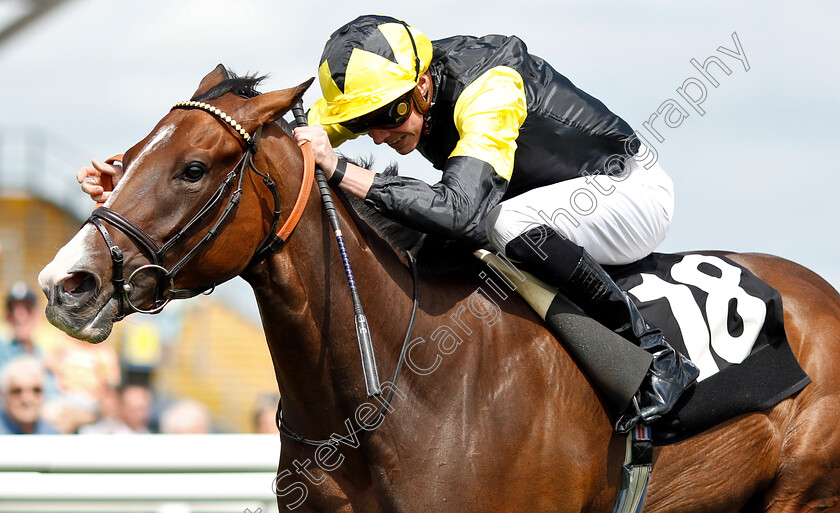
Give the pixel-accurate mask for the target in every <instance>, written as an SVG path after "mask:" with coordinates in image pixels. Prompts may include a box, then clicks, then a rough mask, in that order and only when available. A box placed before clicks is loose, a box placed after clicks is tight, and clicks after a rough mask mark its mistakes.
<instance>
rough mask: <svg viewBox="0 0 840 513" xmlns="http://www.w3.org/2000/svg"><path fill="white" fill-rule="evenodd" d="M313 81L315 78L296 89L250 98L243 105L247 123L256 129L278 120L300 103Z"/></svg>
mask: <svg viewBox="0 0 840 513" xmlns="http://www.w3.org/2000/svg"><path fill="white" fill-rule="evenodd" d="M314 80H315V77H312V78H310V79H309V80H307V81H306V82H304V83H302V84H300V85H298V86H296V87H291V88H289V89H282V90H280V91H272V92H270V93H263V94H261V95H259V96H255V97H254V98H251V99H250V100H248V101H247V102H246V103H245V112H247V113H248V119H249V121H251V122H252V123H254V126H255V127H257V126H262V125H264V124H266V123H270V122H271V121H274V120H276V119H278V118H279V117H280V116H282V115H283V114H285V113H286V112H288V111H289V109H291V108H292V107H294V106H295V104H296V103H297V102H299V101H300V99H301V98H302V97H303V93H305V92H306V90H307V89H309V86H310V85H312V82H313V81H314Z"/></svg>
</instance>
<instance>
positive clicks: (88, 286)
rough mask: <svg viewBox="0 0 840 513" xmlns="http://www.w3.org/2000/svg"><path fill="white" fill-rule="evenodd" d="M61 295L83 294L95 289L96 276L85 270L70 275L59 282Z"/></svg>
mask: <svg viewBox="0 0 840 513" xmlns="http://www.w3.org/2000/svg"><path fill="white" fill-rule="evenodd" d="M61 289H62V290H61V291H60V292H61V293H62V295H71V296H77V297H78V296H85V295H89V294H90V293H91V292H94V291H95V290H96V278H94V277H93V275H92V274H90V273H86V272H78V273H73V274H71V275H70V277H69V278H67V279H66V280H64V282H62V284H61Z"/></svg>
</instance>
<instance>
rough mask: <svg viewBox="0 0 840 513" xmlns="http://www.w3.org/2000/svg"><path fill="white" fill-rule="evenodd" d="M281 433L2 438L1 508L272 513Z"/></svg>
mask: <svg viewBox="0 0 840 513" xmlns="http://www.w3.org/2000/svg"><path fill="white" fill-rule="evenodd" d="M279 455H280V440H279V436H275V435H54V436H53V435H30V436H26V435H6V436H0V511H2V512H42V513H43V512H50V513H60V512H86V513H94V512H106V511H107V512H136V513H139V512H144V513H145V512H148V513H204V512H206V513H215V512H222V511H224V512H236V513H246V512H250V513H257V512H261V513H270V512H276V511H277V498H276V496H275V495H274V493H273V490H272V483H273V480H274V477H275V474H276V471H277V462H278V459H279Z"/></svg>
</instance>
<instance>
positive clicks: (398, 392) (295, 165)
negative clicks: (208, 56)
mask: <svg viewBox="0 0 840 513" xmlns="http://www.w3.org/2000/svg"><path fill="white" fill-rule="evenodd" d="M310 82H311V81H310ZM255 83H256V81H255V80H252V79H249V78H247V77H246V78H237V77H232V76H230V75H229V73H228V72H227V71H226V70H225V69H224V68H223V67H221V66H220V67H218V68H216V69H215V70H214V71H213V72H211V73H210V74H208V75H207V76H206V77H205V78H204V79H203V80H202V82H201V84H200V86H199V88H198V90H197V91H196V96H195V97H194V98H195V99H196V102H195V103H192V104H180V105H179V106H177V107H176V108H173V109H172V110H171V111H170V112H169V113H167V114H166V116H164V117H163V119H162V120H161V121H160V122H159V123H158V124H157V126H156V127H155V128H154V129H153V130H152V131H151V133H150V134H149V135H148V136H147V137H146V138H145V139H143V140H142V141H140V142H139V143H138V144H137V145H136V146H134V147H133V148H131V149H130V150H129V151H128V152H126V153H125V156H124V159H123V162H124V166H125V175H124V177H123V178H122V180H121V181H120V182H119V183H118V185H117V187H116V189H115V190H114V192H113V194H112V195H111V197H110V198H109V199H108V201H107V202H106V203H105V207H106V209H105V211H102V210H101V209H100V211H99V214H95V215H94V216H92V218H91V222H89V223H87V224H86V225H84V226H83V228H82V229H81V230H80V231H79V233H78V234H77V235H76V236H75V237H74V238H73V239H72V240H71V241H70V242H69V243H68V244H67V245H66V246H64V247H63V248H62V249H61V250H60V251H59V252H58V254H57V255H56V257H55V259H54V260H53V262H51V263H50V264H49V265H48V266H46V268H45V269H44V270H43V272H42V273H41V276H40V278H39V280H40V284H41V286H42V287H43V289H44V291H45V293H46V295H47V297H48V300H49V304H48V307H47V315H48V318H49V319H50V320H51V322H53V323H54V324H55V325H56V326H58V327H59V328H61V329H62V330H64V331H66V332H67V333H69V334H70V335H72V336H75V337H77V338H80V339H84V340H88V341H90V342H100V341H102V340H103V339H105V338H106V337H107V336H108V334H109V333H110V330H111V327H112V326H113V323H114V322H116V320H118V319H120V318H122V317H123V316H124V315H125V314H127V313H131V312H132V311H137V310H141V311H145V310H156V309H159V308H161V307H162V306H163V305H164V304H165V303H166V301H167V300H168V299H169V298H172V297H187V296H190V295H193V294H195V293H197V292H200V291H203V290H206V289H208V288H209V287H211V286H212V285H213V284H216V283H220V282H223V281H225V280H228V279H231V278H233V277H236V276H241V277H243V278H244V279H245V280H246V281H247V282H248V283H249V284H250V285H251V286H252V287H253V290H254V294H255V295H256V299H257V302H258V305H259V309H260V314H261V317H262V322H263V327H264V330H265V335H266V338H267V341H268V345H269V349H270V352H271V356H272V360H273V364H274V368H275V371H276V376H277V383H278V385H279V389H280V392H281V395H282V400H283V421H284V423H285V425H286V426H287V428H288V431H290V432H291V431H293V432H295V433H298V434H299V435H300V436H302V437H305V438H308V439H315V440H324V439H329V438H333V439H334V440H336V442H335V443H333V444H323V445H321V446H320V447H313V446H310V445H306V444H304V443H300V442H299V441H295V440H293V439H291V438H286V439H284V443H283V447H282V450H281V455H280V463H279V472H278V478H277V480H276V481H275V483H274V486H275V491H276V492H277V494H278V502H279V504H280V508H281V510H286V509H290V508H295V509H296V510H297V511H319V512H364V513H373V512H386V511H387V512H397V511H399V512H458V513H461V512H467V511H470V512H482V513H483V512H491V511H493V512H496V511H502V512H506V513H515V512H523V513H525V512H527V513H533V512H552V513H554V512H558V511H559V512H608V511H611V509H612V505H613V502H614V500H615V496H616V493H617V489H618V487H619V480H620V478H619V476H620V472H619V470H618V469H619V468H620V465H621V461H622V458H623V451H624V439H623V438H622V437H615V436H613V431H612V427H611V422H610V418H609V416H608V414H607V413H606V412H605V408H604V406H603V405H602V401H601V399H600V397H599V395H598V394H597V393H596V392H595V391H594V390H593V389H592V387H591V386H590V383H589V381H588V380H587V378H586V377H585V376H584V375H583V374H582V373H581V371H579V370H578V368H577V366H576V365H575V363H574V361H573V360H572V358H571V357H570V356H569V354H568V353H567V352H566V351H565V350H564V348H563V345H562V344H561V343H558V341H557V340H556V339H555V338H554V337H553V336H552V335H551V334H550V333H549V331H547V330H546V329H545V328H544V327H543V326H542V324H541V321H540V319H539V318H538V317H537V315H536V314H535V313H534V312H533V311H532V310H531V309H530V308H529V307H528V306H527V305H526V303H525V302H523V301H521V300H520V299H519V298H518V297H516V296H515V295H511V296H510V297H508V298H507V299H506V300H504V301H501V300H499V299H498V298H496V299H495V301H491V300H490V299H489V296H488V294H485V293H483V291H484V292H486V286H485V287H483V288H482V286H483V285H484V283H485V282H484V281H482V278H483V276H484V275H482V274H481V269H482V268H483V266H482V264H480V263H479V262H478V261H477V260H476V261H475V263H467V264H465V265H466V266H465V267H461V268H459V270H458V271H457V272H445V271H440V272H431V271H424V270H423V269H421V271H420V273H419V274H420V280H419V297H420V308H419V311H418V312H417V316H416V320H415V323H414V331H413V335H411V340H412V342H411V344H410V345H409V349H410V350H408V351H406V361H405V368H404V369H403V372H402V375H401V376H400V378H399V381H398V382H397V383H396V384H393V383H389V382H388V380H391V376H393V375H394V373H395V371H396V368H397V365H398V361H399V360H400V355H401V353H403V338H404V336H405V332H406V329H407V327H408V325H409V323H410V320H411V314H412V308H413V296H414V282H413V279H412V271H411V266H410V265H409V263H408V262H409V260H408V259H407V257H405V256H404V254H402V253H400V252H397V251H395V250H394V248H393V246H392V245H391V244H389V243H388V242H386V241H385V240H384V239H383V238H382V237H381V236H380V234H379V233H378V232H377V231H376V230H374V228H372V226H371V225H370V224H369V223H368V222H366V221H363V220H362V219H361V217H360V214H358V213H357V211H356V210H355V209H353V208H351V207H350V205H349V203H348V202H347V199H346V198H343V197H342V196H339V200H338V201H336V207H337V210H338V215H339V218H340V221H341V223H342V226H343V230H344V232H343V234H344V240H345V244H346V251H347V253H348V254H349V257H350V261H351V262H352V265H353V270H354V271H355V278H356V283H357V284H358V294H359V296H360V297H361V301H362V304H363V305H364V306H365V308H366V310H367V315H368V321H369V324H370V331H371V333H372V336H373V341H374V343H375V345H376V358H377V364H378V368H379V372H380V374H381V375H382V376H385V377H386V378H385V379H386V381H384V382H383V387H384V390H385V391H386V392H391V393H392V397H391V402H390V403H389V404H388V405H387V408H386V409H387V410H388V415H387V416H386V417H385V418H384V420H383V419H382V418H381V417H377V416H376V412H378V411H379V410H381V409H382V408H383V404H384V402H383V400H382V399H381V398H379V399H368V398H367V397H366V393H365V388H364V384H363V380H362V377H361V373H362V370H361V364H360V361H359V353H358V345H357V341H356V336H355V330H354V327H353V306H352V302H351V299H350V294H349V292H348V288H347V281H346V279H345V271H344V269H343V266H342V259H341V255H340V251H339V249H337V246H336V243H335V240H334V238H333V234H332V231H331V230H330V228H329V224H328V222H327V218H326V216H325V214H324V211H323V209H322V208H321V207H322V206H321V199H320V195H319V194H318V193H317V188H314V189H310V188H309V185H310V183H311V181H312V179H311V175H307V176H304V171H303V170H304V168H305V166H304V161H305V160H306V159H305V157H306V156H307V155H310V153H309V151H307V148H305V147H304V148H303V150H302V149H301V148H299V147H298V146H297V145H296V144H295V143H294V141H293V140H292V138H291V137H289V126H288V124H287V123H286V122H285V121H283V120H282V119H281V118H282V115H283V114H284V113H285V112H286V111H287V110H288V109H289V108H290V106H292V105H293V104H295V102H297V101H298V100H299V98H300V97H301V96H302V94H303V92H304V90H305V89H306V87H307V86H308V85H309V84H308V83H305V84H302V85H301V86H298V87H296V88H292V89H288V90H282V91H275V92H271V93H265V94H257V93H256V91H254V90H253V87H254V85H255ZM274 121H277V122H274ZM260 127H261V128H260ZM259 132H261V133H259ZM246 138H247V139H248V140H246ZM264 175H266V176H264ZM272 184H275V185H272ZM272 187H274V188H275V189H276V197H277V203H278V205H279V212H278V213H277V214H275V210H276V208H275V195H274V194H273V193H272ZM301 191H302V192H301ZM299 196H300V198H301V199H300V201H298V203H299V207H301V208H303V210H302V211H301V209H300V208H298V209H294V204H295V203H296V200H297V198H298V197H299ZM292 211H294V213H292ZM298 214H300V216H299V219H297V218H298ZM278 226H279V227H280V231H281V232H282V233H281V238H282V239H283V242H280V241H279V239H276V238H275V236H274V234H275V232H276V231H277V229H278ZM272 241H274V243H272ZM727 256H728V257H729V258H731V259H732V260H734V261H735V262H737V263H739V264H742V265H744V266H745V267H747V268H748V269H750V270H751V271H752V272H753V273H755V274H756V275H758V276H759V277H760V278H762V279H763V280H765V281H766V282H767V283H769V284H770V285H771V286H773V287H775V288H776V289H777V290H779V291H780V293H781V295H782V297H783V300H784V321H785V324H786V328H787V335H788V339H789V341H790V345H791V347H792V349H793V352H794V354H795V355H796V357H797V358H798V360H799V362H800V363H801V365H802V367H803V368H804V369H805V370H806V371H807V373H808V374H809V376H810V377H811V378H812V380H813V383H812V384H811V385H809V386H808V387H806V388H805V389H804V390H803V391H801V392H800V393H798V394H797V395H795V396H793V397H791V398H788V399H786V400H784V401H782V402H781V403H779V404H778V405H776V406H775V407H772V408H770V409H768V410H765V411H762V412H758V413H753V414H748V415H742V416H740V417H737V418H735V419H733V420H731V421H728V422H726V423H724V424H723V425H720V426H718V427H716V428H714V429H711V430H709V431H707V432H705V433H703V434H701V435H699V436H696V437H694V438H691V439H689V440H686V441H682V442H679V443H677V444H674V445H669V446H666V447H664V448H658V449H657V450H656V451H655V454H654V472H653V477H652V480H651V485H650V489H649V494H648V498H647V501H646V506H645V511H647V512H650V513H666V512H668V513H670V512H673V513H677V512H680V513H682V512H688V511H691V512H710V513H711V512H737V511H768V512H773V513H782V512H794V511H796V512H800V511H838V509H840V504H838V497H840V429H838V419H839V418H840V395H838V394H840V297H838V294H837V292H836V291H835V290H834V289H833V288H832V287H831V286H829V285H828V284H827V283H826V282H825V281H823V280H822V279H821V278H819V277H818V276H817V275H815V274H814V273H812V272H810V271H809V270H807V269H804V268H802V267H800V266H798V265H796V264H794V263H791V262H788V261H785V260H782V259H780V258H776V257H772V256H765V255H756V254H751V255H745V254H727ZM377 419H378V420H377ZM364 426H366V427H367V428H368V429H362V430H360V429H359V428H360V427H364ZM374 428H375V429H374ZM357 431H358V432H357Z"/></svg>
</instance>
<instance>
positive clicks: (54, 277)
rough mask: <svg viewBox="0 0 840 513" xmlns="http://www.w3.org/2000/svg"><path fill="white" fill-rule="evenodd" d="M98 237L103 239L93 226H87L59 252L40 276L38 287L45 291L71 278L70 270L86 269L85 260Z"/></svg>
mask: <svg viewBox="0 0 840 513" xmlns="http://www.w3.org/2000/svg"><path fill="white" fill-rule="evenodd" d="M97 237H100V238H101V237H102V236H101V235H99V232H98V231H97V230H96V228H95V227H94V226H93V225H92V224H86V225H84V226H83V227H82V229H81V230H79V232H78V233H77V234H76V235H75V236H74V237H73V238H72V239H70V242H68V243H67V244H65V245H64V247H63V248H61V249H60V250H58V253H57V254H56V255H55V258H53V260H52V262H50V263H49V264H47V265H46V267H44V269H43V270H42V271H41V274H39V275H38V285H40V286H41V288H42V289H44V290H50V289H52V287H53V286H54V285H55V284H57V283H61V282H62V281H63V280H65V279H67V278H68V277H69V276H70V270H71V269H74V270H77V269H84V268H86V266H85V264H86V262H85V259H86V258H87V255H89V254H90V252H91V249H92V248H93V245H94V244H96V241H97Z"/></svg>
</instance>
